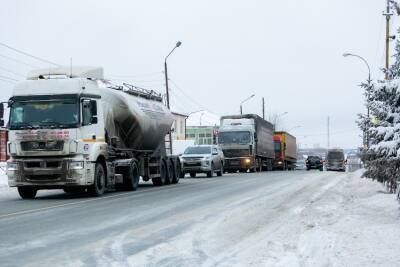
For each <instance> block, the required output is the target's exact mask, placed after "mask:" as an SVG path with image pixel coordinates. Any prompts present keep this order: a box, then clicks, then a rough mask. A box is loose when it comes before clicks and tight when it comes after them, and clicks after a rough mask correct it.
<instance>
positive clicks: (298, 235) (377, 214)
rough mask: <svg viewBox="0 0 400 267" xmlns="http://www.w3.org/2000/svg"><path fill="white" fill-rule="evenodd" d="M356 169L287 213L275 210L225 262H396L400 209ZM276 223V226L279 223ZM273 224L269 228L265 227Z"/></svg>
mask: <svg viewBox="0 0 400 267" xmlns="http://www.w3.org/2000/svg"><path fill="white" fill-rule="evenodd" d="M360 175H361V172H360V171H358V172H356V173H353V174H346V175H342V176H341V179H340V181H339V182H334V181H332V182H328V183H327V184H326V185H325V186H323V187H322V191H317V192H316V193H314V194H313V195H311V197H310V198H309V200H308V201H306V202H305V203H304V202H303V203H301V204H303V205H304V204H305V205H304V206H303V207H301V205H300V206H296V207H294V208H293V215H292V216H290V215H288V214H281V215H279V216H281V219H276V222H277V223H276V224H275V225H274V224H271V225H269V226H266V227H265V229H264V230H263V231H260V232H259V234H258V235H259V236H260V235H262V236H263V238H262V239H261V238H254V239H253V240H254V241H256V242H255V243H254V245H253V246H251V247H250V248H248V249H246V250H243V252H239V253H238V254H237V255H235V258H236V259H235V261H234V262H232V261H231V262H229V264H228V265H230V266H234V265H238V266H239V265H242V264H245V265H253V266H259V265H263V266H289V265H290V266H397V265H398V263H399V262H400V254H399V253H398V247H399V245H400V227H399V221H400V215H399V214H400V211H399V206H398V203H397V202H396V201H395V197H394V196H393V195H390V194H387V193H385V191H384V190H383V188H382V186H381V185H380V184H378V183H376V182H373V181H370V180H366V179H360V178H359V177H360ZM279 224H281V226H279ZM271 226H273V227H274V228H271Z"/></svg>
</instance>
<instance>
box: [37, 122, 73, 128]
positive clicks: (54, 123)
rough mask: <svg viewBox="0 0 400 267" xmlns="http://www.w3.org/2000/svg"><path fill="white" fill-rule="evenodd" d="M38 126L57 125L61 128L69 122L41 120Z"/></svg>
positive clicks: (65, 126)
mask: <svg viewBox="0 0 400 267" xmlns="http://www.w3.org/2000/svg"><path fill="white" fill-rule="evenodd" d="M40 126H41V127H42V128H43V127H44V126H48V127H49V128H51V129H54V128H57V127H62V128H67V127H70V124H66V123H61V122H58V121H45V122H41V123H40Z"/></svg>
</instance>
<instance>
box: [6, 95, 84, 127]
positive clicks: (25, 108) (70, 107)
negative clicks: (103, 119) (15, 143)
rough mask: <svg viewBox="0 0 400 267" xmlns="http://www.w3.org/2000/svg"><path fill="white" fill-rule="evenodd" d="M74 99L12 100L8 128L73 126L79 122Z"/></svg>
mask: <svg viewBox="0 0 400 267" xmlns="http://www.w3.org/2000/svg"><path fill="white" fill-rule="evenodd" d="M78 112H79V106H78V101H77V100H75V99H65V100H49V101H47V100H46V101H37V100H34V101H21V102H14V103H13V104H12V106H11V111H10V129H11V130H16V129H36V128H73V127H77V126H78V123H79V116H78V114H79V113H78Z"/></svg>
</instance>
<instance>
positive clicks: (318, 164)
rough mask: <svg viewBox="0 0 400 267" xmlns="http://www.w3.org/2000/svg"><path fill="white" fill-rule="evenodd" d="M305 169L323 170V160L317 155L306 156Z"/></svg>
mask: <svg viewBox="0 0 400 267" xmlns="http://www.w3.org/2000/svg"><path fill="white" fill-rule="evenodd" d="M306 166H307V171H309V170H311V169H317V170H320V171H323V170H324V162H323V161H322V159H321V158H320V157H318V156H308V158H307V160H306Z"/></svg>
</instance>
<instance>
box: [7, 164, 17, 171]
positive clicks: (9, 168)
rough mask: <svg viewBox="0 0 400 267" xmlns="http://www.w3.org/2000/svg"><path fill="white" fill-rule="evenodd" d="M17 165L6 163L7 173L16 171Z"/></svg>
mask: <svg viewBox="0 0 400 267" xmlns="http://www.w3.org/2000/svg"><path fill="white" fill-rule="evenodd" d="M17 170H18V163H17V162H7V171H17Z"/></svg>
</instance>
